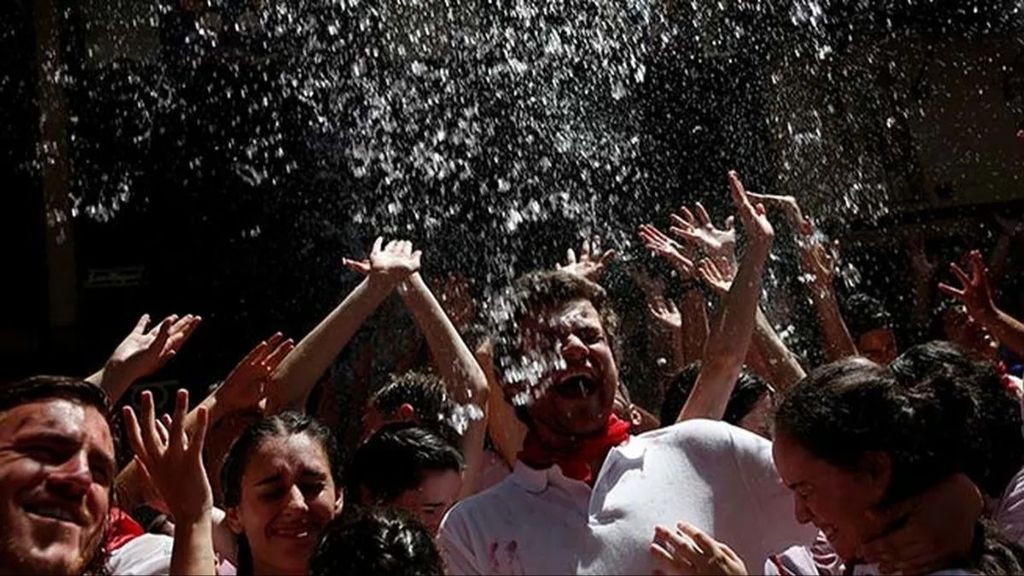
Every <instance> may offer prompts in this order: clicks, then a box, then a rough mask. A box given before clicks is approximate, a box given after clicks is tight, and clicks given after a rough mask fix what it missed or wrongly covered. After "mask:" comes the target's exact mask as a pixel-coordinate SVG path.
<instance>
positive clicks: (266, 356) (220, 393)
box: [214, 332, 295, 414]
mask: <svg viewBox="0 0 1024 576" xmlns="http://www.w3.org/2000/svg"><path fill="white" fill-rule="evenodd" d="M294 348H295V342H294V341H292V339H291V338H289V339H287V340H286V339H285V338H284V336H283V335H282V334H281V333H280V332H278V333H276V334H274V335H273V336H271V337H270V338H268V339H267V340H264V341H263V342H260V343H259V344H257V345H256V347H254V348H253V349H252V350H250V351H249V353H248V354H246V355H245V358H242V360H241V362H239V363H238V364H237V365H236V366H235V367H234V369H232V370H231V373H230V374H228V377H227V378H225V379H224V383H223V384H221V386H220V388H218V389H217V390H216V391H215V392H214V394H216V395H217V406H218V409H220V408H223V410H222V412H221V413H222V414H230V413H233V412H245V411H249V410H252V409H257V410H259V409H261V408H260V403H261V401H262V400H263V399H264V397H265V393H266V390H265V388H266V385H267V382H268V381H269V380H270V375H271V374H273V373H274V370H276V369H277V367H278V365H280V364H281V361H282V360H284V359H285V356H287V355H288V353H289V352H291V351H292V350H293V349H294Z"/></svg>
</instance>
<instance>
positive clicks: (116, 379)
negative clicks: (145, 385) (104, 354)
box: [85, 365, 135, 404]
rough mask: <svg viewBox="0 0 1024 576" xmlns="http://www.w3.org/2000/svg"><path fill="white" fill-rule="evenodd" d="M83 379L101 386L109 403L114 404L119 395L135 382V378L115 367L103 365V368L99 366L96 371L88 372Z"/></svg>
mask: <svg viewBox="0 0 1024 576" xmlns="http://www.w3.org/2000/svg"><path fill="white" fill-rule="evenodd" d="M85 381H86V382H89V383H90V384H95V385H96V386H99V387H100V388H102V389H103V391H104V392H106V394H107V397H108V398H109V399H110V403H111V404H116V403H117V402H118V401H120V400H121V397H122V396H124V393H125V392H127V391H128V389H129V388H131V386H132V384H133V383H134V382H135V378H132V377H130V376H127V375H126V374H123V373H121V372H120V371H119V370H117V369H115V368H111V367H110V366H107V365H104V366H103V368H100V369H99V370H97V371H96V372H93V373H92V374H90V375H89V376H88V377H87V378H86V379H85Z"/></svg>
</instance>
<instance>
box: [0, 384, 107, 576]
mask: <svg viewBox="0 0 1024 576" xmlns="http://www.w3.org/2000/svg"><path fill="white" fill-rule="evenodd" d="M115 473H116V468H115V461H114V441H113V438H112V436H111V434H110V426H109V425H108V424H107V421H106V419H105V418H104V416H103V415H102V414H101V413H100V412H99V411H98V410H97V409H96V408H93V407H91V406H83V405H81V404H78V403H75V402H72V401H69V400H62V399H52V400H41V401H38V402H31V403H28V404H23V405H21V406H17V407H14V408H11V409H10V410H7V411H5V412H3V413H2V414H0V498H2V503H0V538H2V541H0V542H2V543H0V573H11V574H33V573H34V574H76V573H79V572H81V571H82V569H83V568H84V567H85V566H86V565H87V564H88V562H89V560H90V559H91V558H92V557H93V556H94V555H95V554H96V553H97V551H98V550H99V547H100V546H101V543H102V538H103V533H104V528H105V526H106V519H107V515H108V513H109V511H110V490H111V486H112V484H113V481H114V476H115Z"/></svg>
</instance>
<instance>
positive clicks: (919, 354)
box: [889, 341, 1024, 498]
mask: <svg viewBox="0 0 1024 576" xmlns="http://www.w3.org/2000/svg"><path fill="white" fill-rule="evenodd" d="M889 369H890V370H892V372H893V374H894V375H895V377H896V380H897V381H898V382H899V383H900V385H901V386H904V387H906V388H908V389H910V390H915V389H918V388H920V387H927V386H932V387H936V389H935V390H934V391H933V392H934V393H935V394H936V396H937V397H938V398H939V399H940V400H941V401H942V402H943V403H944V404H943V407H944V409H946V410H948V411H949V412H950V416H949V418H948V419H947V421H949V422H950V423H951V424H952V425H954V426H956V427H957V428H958V429H959V433H958V434H957V436H958V437H959V438H961V439H962V441H963V442H964V443H965V445H964V446H963V449H964V452H965V454H966V456H965V462H964V473H966V474H967V476H968V477H970V479H971V480H972V481H973V482H974V483H975V484H976V485H977V486H978V488H980V489H981V490H982V492H984V493H985V494H987V495H988V496H990V497H993V498H999V497H1001V496H1002V495H1003V492H1004V491H1005V490H1006V485H1007V484H1008V483H1009V482H1010V480H1011V479H1012V478H1013V476H1014V475H1015V474H1016V473H1017V472H1018V471H1019V470H1020V469H1021V468H1022V467H1024V436H1021V426H1022V424H1024V422H1022V420H1021V413H1020V405H1019V404H1018V402H1017V400H1015V399H1014V398H1012V397H1011V396H1010V395H1009V394H1008V393H1007V392H1006V390H1005V388H1004V386H1003V382H1002V377H1001V376H1000V374H999V372H998V370H996V367H995V366H993V365H992V364H991V363H990V362H984V361H978V360H974V359H972V358H971V357H969V356H968V355H966V354H965V353H964V352H963V351H962V350H961V349H960V348H958V347H957V346H956V345H954V344H952V343H950V342H944V341H933V342H928V343H926V344H919V345H917V346H914V347H912V348H909V349H908V350H906V351H905V352H903V354H900V356H899V357H898V358H896V360H895V361H893V363H892V365H890V367H889ZM937 376H945V377H944V378H937Z"/></svg>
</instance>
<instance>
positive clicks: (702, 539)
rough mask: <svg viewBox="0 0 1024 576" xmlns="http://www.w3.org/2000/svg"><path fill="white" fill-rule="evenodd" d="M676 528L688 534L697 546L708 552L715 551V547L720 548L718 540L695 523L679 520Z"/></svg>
mask: <svg viewBox="0 0 1024 576" xmlns="http://www.w3.org/2000/svg"><path fill="white" fill-rule="evenodd" d="M676 528H678V529H679V531H680V532H682V533H683V534H686V535H687V536H689V537H690V539H691V540H693V541H694V543H695V544H697V546H698V547H699V548H700V549H701V550H703V551H704V552H705V553H706V554H712V553H714V551H715V549H717V548H718V541H717V540H715V539H713V538H712V537H710V536H708V535H707V534H705V533H704V532H703V531H702V530H701V529H699V528H697V527H696V526H694V525H693V524H689V523H687V522H679V523H678V524H676Z"/></svg>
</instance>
